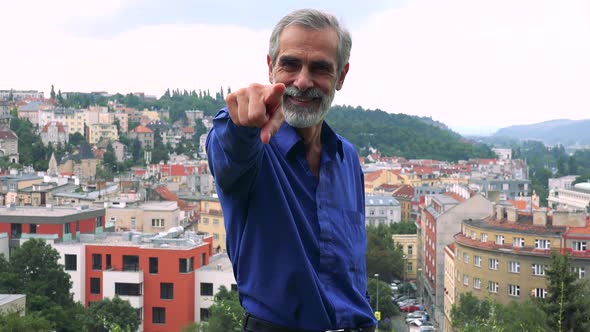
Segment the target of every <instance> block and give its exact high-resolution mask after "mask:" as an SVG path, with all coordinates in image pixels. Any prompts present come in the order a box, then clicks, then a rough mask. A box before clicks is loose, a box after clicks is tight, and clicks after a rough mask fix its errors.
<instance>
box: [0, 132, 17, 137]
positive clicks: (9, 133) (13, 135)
mask: <svg viewBox="0 0 590 332" xmlns="http://www.w3.org/2000/svg"><path fill="white" fill-rule="evenodd" d="M0 138H1V139H18V137H16V134H15V133H14V132H13V131H12V130H0Z"/></svg>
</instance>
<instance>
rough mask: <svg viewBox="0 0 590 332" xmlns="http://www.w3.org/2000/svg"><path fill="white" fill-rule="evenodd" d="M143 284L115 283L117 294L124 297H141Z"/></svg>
mask: <svg viewBox="0 0 590 332" xmlns="http://www.w3.org/2000/svg"><path fill="white" fill-rule="evenodd" d="M141 286H142V285H141V284H133V283H127V282H116V283H115V294H117V295H123V296H141V294H142V290H141V288H142V287H141Z"/></svg>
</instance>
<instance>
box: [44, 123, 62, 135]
mask: <svg viewBox="0 0 590 332" xmlns="http://www.w3.org/2000/svg"><path fill="white" fill-rule="evenodd" d="M52 125H53V126H57V132H59V133H65V132H66V131H65V129H64V126H63V124H62V123H61V122H59V121H58V122H53V121H51V122H48V123H47V124H45V126H43V129H41V132H42V133H46V132H47V131H48V130H49V127H51V126H52Z"/></svg>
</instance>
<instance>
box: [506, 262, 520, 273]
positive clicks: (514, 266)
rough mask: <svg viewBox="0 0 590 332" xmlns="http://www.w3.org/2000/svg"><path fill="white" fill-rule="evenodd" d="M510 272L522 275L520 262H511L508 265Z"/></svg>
mask: <svg viewBox="0 0 590 332" xmlns="http://www.w3.org/2000/svg"><path fill="white" fill-rule="evenodd" d="M508 272H511V273H520V262H516V261H510V262H509V263H508Z"/></svg>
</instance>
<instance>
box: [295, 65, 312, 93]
mask: <svg viewBox="0 0 590 332" xmlns="http://www.w3.org/2000/svg"><path fill="white" fill-rule="evenodd" d="M293 85H295V86H296V87H297V88H298V89H299V90H301V91H305V90H307V89H309V88H311V87H313V79H312V75H311V73H310V72H309V70H307V68H305V67H303V68H301V70H300V71H299V73H297V77H296V78H295V82H293Z"/></svg>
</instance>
